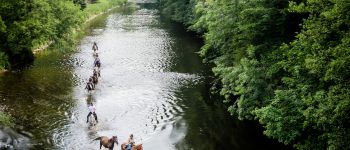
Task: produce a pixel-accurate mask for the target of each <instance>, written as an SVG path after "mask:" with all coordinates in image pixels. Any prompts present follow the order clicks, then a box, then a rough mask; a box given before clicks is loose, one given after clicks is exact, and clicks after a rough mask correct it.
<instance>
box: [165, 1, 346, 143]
mask: <svg viewBox="0 0 350 150" xmlns="http://www.w3.org/2000/svg"><path fill="white" fill-rule="evenodd" d="M159 3H160V7H161V10H162V14H164V15H167V16H170V17H171V18H172V19H173V20H175V21H178V22H182V23H183V24H184V25H186V26H188V28H189V29H190V30H193V31H196V32H198V33H200V34H201V35H203V37H204V40H205V45H204V46H203V47H202V49H201V51H200V52H199V53H200V55H201V56H202V57H203V58H204V61H206V62H212V63H214V64H215V66H214V67H213V69H212V70H213V72H214V73H215V75H216V76H217V77H218V79H219V81H218V82H217V83H219V84H216V85H215V86H213V90H214V91H215V90H216V91H218V92H219V93H220V94H221V95H222V96H223V97H224V102H225V103H227V104H228V105H229V108H228V111H229V112H230V113H231V114H234V116H238V118H239V119H249V120H257V121H259V123H260V124H261V125H263V127H264V134H265V135H267V136H268V137H272V138H274V139H277V140H278V141H279V142H281V143H284V144H286V145H293V146H294V147H295V148H297V149H349V148H350V147H349V145H350V119H349V114H350V86H349V85H350V84H349V83H350V80H349V79H350V78H349V76H350V68H349V66H350V32H349V30H350V1H348V0H159Z"/></svg>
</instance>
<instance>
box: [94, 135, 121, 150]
mask: <svg viewBox="0 0 350 150" xmlns="http://www.w3.org/2000/svg"><path fill="white" fill-rule="evenodd" d="M95 140H100V149H101V148H102V145H103V147H105V148H108V149H109V150H113V148H114V142H115V143H117V145H118V138H117V136H112V138H110V139H108V137H107V136H101V137H98V138H96V139H94V141H95Z"/></svg>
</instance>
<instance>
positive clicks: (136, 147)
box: [121, 142, 143, 150]
mask: <svg viewBox="0 0 350 150" xmlns="http://www.w3.org/2000/svg"><path fill="white" fill-rule="evenodd" d="M126 144H127V143H126V142H124V143H123V144H122V145H121V150H125V146H126ZM132 150H143V147H142V144H134V145H133V146H132Z"/></svg>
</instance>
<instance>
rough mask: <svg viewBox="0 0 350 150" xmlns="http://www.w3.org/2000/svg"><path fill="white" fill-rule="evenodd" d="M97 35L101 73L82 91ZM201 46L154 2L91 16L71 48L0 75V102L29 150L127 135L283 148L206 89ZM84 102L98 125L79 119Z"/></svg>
mask: <svg viewBox="0 0 350 150" xmlns="http://www.w3.org/2000/svg"><path fill="white" fill-rule="evenodd" d="M94 41H96V42H97V44H98V46H99V50H98V54H99V58H100V59H101V62H102V67H101V78H100V80H99V83H98V84H97V86H96V90H95V91H93V92H92V93H88V92H87V91H86V90H84V87H85V84H86V82H87V80H88V78H89V76H91V75H92V70H93V61H94V58H93V56H92V50H91V47H92V43H93V42H94ZM202 44H203V42H202V40H201V39H200V38H198V37H197V36H196V35H195V34H193V33H189V32H186V30H185V29H184V27H183V26H182V25H180V24H177V23H174V22H171V21H170V20H168V19H166V18H164V17H161V16H160V15H159V12H158V10H157V9H156V4H154V3H143V4H139V5H138V7H137V9H136V10H134V11H132V10H130V9H118V10H115V11H113V12H112V13H109V14H106V15H103V16H101V17H98V18H97V19H95V20H93V21H92V22H91V23H90V27H89V34H88V35H86V36H85V37H84V38H83V39H82V40H81V42H80V45H79V47H78V49H77V50H76V51H74V52H73V53H65V54H62V53H55V52H51V53H48V54H45V53H44V54H39V55H37V58H36V61H35V63H34V65H33V66H32V67H31V68H29V69H26V70H23V71H18V72H10V73H6V74H2V75H0V109H1V110H3V111H6V112H8V113H9V114H11V115H12V116H13V117H14V118H15V120H16V124H17V126H16V128H15V129H16V131H17V132H19V133H20V134H22V135H25V136H27V137H28V138H29V139H30V143H31V144H30V147H29V148H28V149H67V150H74V149H84V150H90V149H91V150H92V149H99V142H98V141H92V140H93V139H94V138H96V137H98V136H109V137H111V136H113V135H117V136H118V139H119V143H121V142H124V141H126V140H127V138H128V136H129V134H131V133H133V134H134V136H135V141H136V143H142V144H143V147H144V149H146V150H172V149H179V150H182V149H184V150H185V149H194V150H217V149H227V150H233V149H237V150H254V149H285V147H283V146H281V145H280V144H277V142H276V141H273V140H270V139H268V138H266V137H265V136H263V135H262V129H261V127H259V126H258V125H256V123H252V122H243V121H238V120H236V119H234V117H232V116H230V115H229V114H228V113H227V111H226V108H225V106H224V105H223V104H222V102H221V101H220V100H218V99H217V98H214V97H212V96H211V95H210V94H208V93H209V88H210V85H211V81H210V80H211V78H212V77H211V74H210V73H209V70H210V69H209V67H207V66H205V65H204V64H202V62H201V58H199V56H198V54H196V53H195V52H197V51H199V49H200V47H201V45H202ZM90 102H92V103H94V104H95V106H96V113H97V115H98V119H99V123H98V124H97V125H96V126H90V125H89V124H87V123H86V115H87V114H88V109H87V105H88V103H90ZM115 149H120V146H117V148H115Z"/></svg>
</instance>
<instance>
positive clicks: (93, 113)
mask: <svg viewBox="0 0 350 150" xmlns="http://www.w3.org/2000/svg"><path fill="white" fill-rule="evenodd" d="M88 109H89V114H88V115H87V120H86V123H88V122H89V117H90V115H91V114H92V115H94V117H95V120H96V122H97V123H98V120H97V115H96V113H95V111H96V108H95V106H94V104H92V103H90V105H89V107H88Z"/></svg>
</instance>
